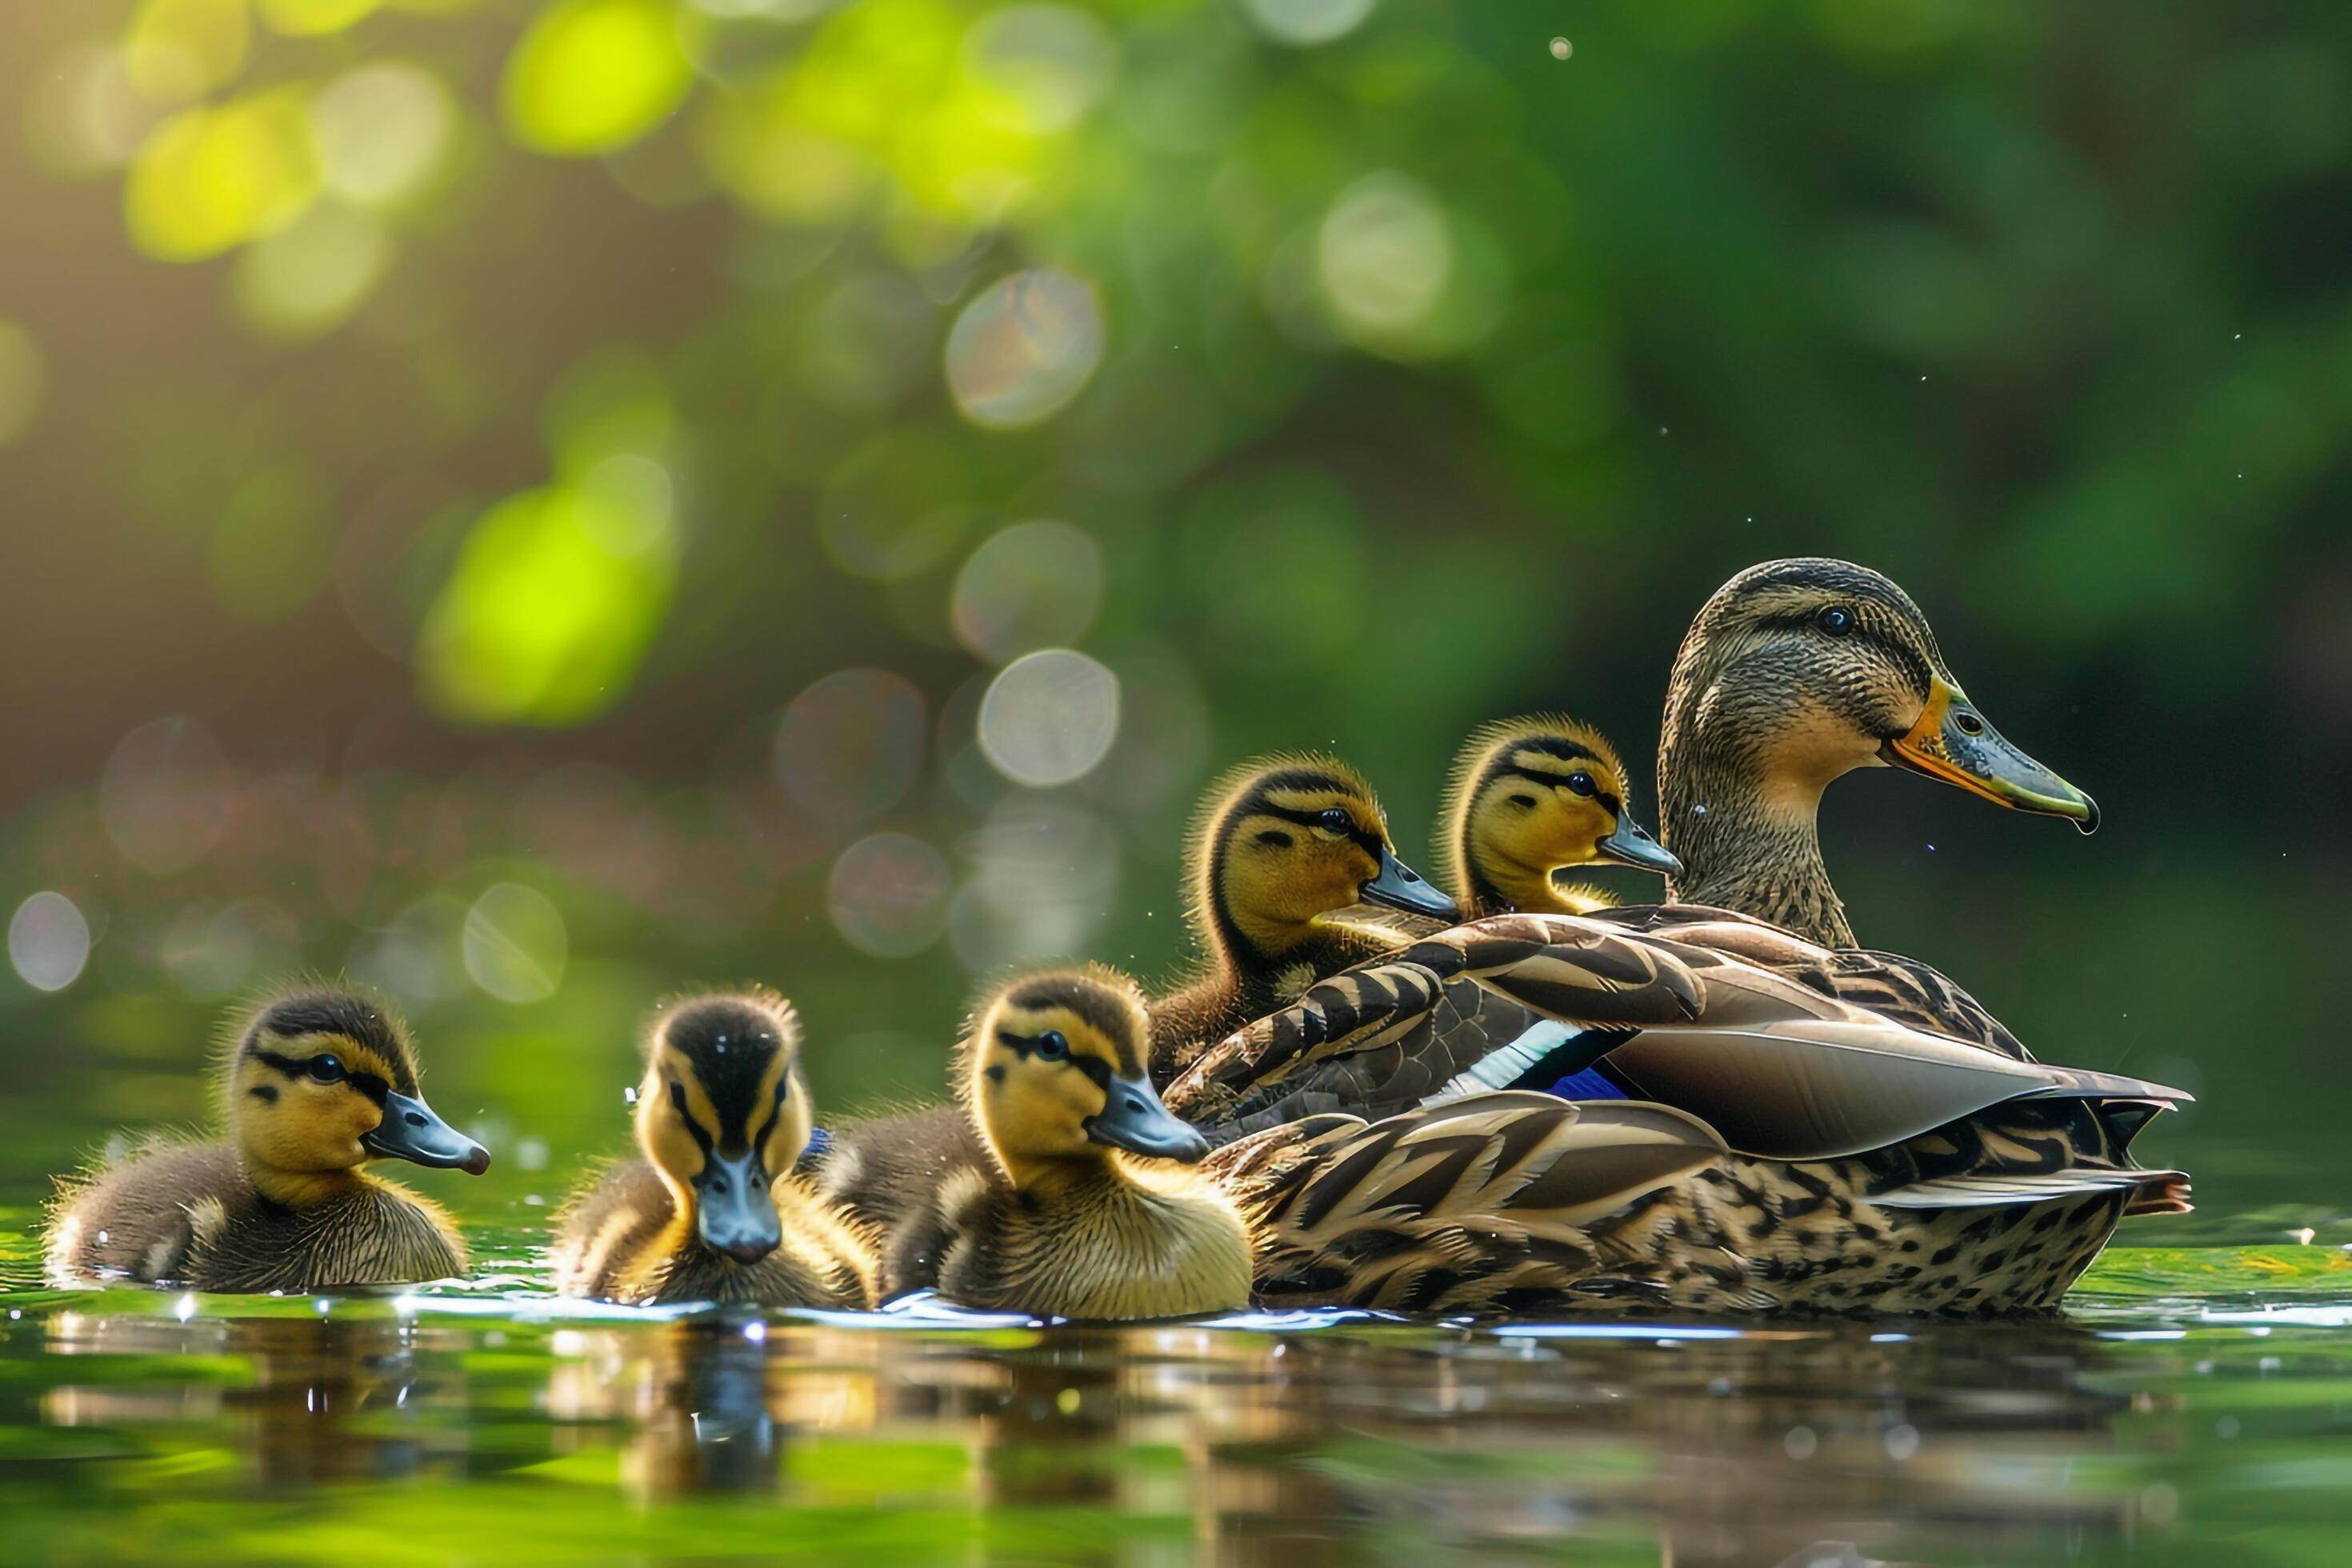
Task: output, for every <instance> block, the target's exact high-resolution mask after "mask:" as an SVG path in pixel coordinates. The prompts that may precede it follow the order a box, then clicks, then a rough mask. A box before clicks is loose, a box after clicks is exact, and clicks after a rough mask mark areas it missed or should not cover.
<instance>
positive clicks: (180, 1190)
mask: <svg viewBox="0 0 2352 1568" xmlns="http://www.w3.org/2000/svg"><path fill="white" fill-rule="evenodd" d="M225 1045H226V1049H225V1051H224V1054H223V1061H222V1086H223V1093H224V1100H225V1107H224V1109H225V1110H226V1121H227V1128H228V1136H227V1137H226V1139H222V1140H218V1141H215V1142H200V1143H163V1144H160V1145H157V1146H155V1147H152V1148H151V1149H149V1150H147V1151H146V1152H142V1153H140V1154H137V1155H134V1156H133V1157H131V1159H128V1160H125V1161H123V1162H122V1163H120V1164H116V1165H113V1166H110V1167H108V1168H105V1169H103V1170H98V1171H94V1172H92V1173H89V1174H88V1175H87V1176H85V1177H84V1178H82V1179H80V1180H79V1181H73V1182H68V1183H61V1184H60V1188H59V1193H58V1199H57V1202H56V1204H55V1205H54V1207H53V1209H52V1211H51V1218H50V1225H49V1237H48V1246H47V1254H46V1257H45V1260H44V1268H45V1272H46V1273H47V1277H48V1279H49V1280H50V1281H51V1282H52V1283H53V1284H57V1285H60V1286H66V1287H74V1286H82V1285H88V1284H90V1283H92V1282H94V1281H100V1280H115V1279H132V1280H137V1281H139V1282H140V1283H142V1284H151V1285H162V1284H172V1285H176V1286H184V1287H189V1288H193V1289H199V1290H235V1291H264V1290H306V1291H307V1290H327V1289H341V1288H343V1287H346V1286H359V1285H402V1284H412V1283H415V1282H416V1281H419V1280H425V1279H446V1278H448V1277H450V1276H452V1275H458V1274H463V1273H464V1272H465V1271H466V1244H465V1242H464V1240H463V1239H462V1238H461V1237H459V1236H458V1234H457V1226H456V1224H455V1223H453V1222H452V1221H451V1219H450V1218H449V1216H448V1215H446V1214H445V1213H443V1212H442V1211H441V1209H440V1208H439V1207H438V1206H436V1205H433V1204H431V1203H428V1202H426V1201H425V1199H423V1198H420V1197H418V1196H417V1195H416V1194H414V1193H412V1192H410V1191H408V1189H406V1188H405V1187H402V1186H398V1185H395V1184H393V1183H391V1182H386V1181H382V1180H379V1179H377V1178H375V1177H373V1176H370V1175H368V1174H366V1173H363V1172H362V1169H361V1167H362V1166H363V1165H365V1164H366V1163H368V1162H369V1161H371V1160H375V1159H386V1158H388V1159H399V1160H407V1161H411V1162H413V1163H416V1164H419V1165H427V1166H433V1167H436V1168H454V1169H457V1170H462V1171H465V1172H467V1173H468V1174H471V1175H477V1176H478V1175H480V1174H481V1173H483V1172H484V1171H487V1170H488V1169H489V1166H490V1154H489V1151H488V1150H487V1149H485V1148H483V1147H482V1146H481V1145H480V1144H478V1143H477V1142H474V1141H473V1140H472V1139H470V1138H467V1137H466V1136H465V1135H463V1134H462V1133H460V1132H458V1131H457V1130H456V1129H455V1128H453V1127H451V1126H450V1125H449V1124H448V1123H447V1122H446V1121H442V1120H441V1118H440V1117H438V1116H436V1115H435V1114H434V1113H433V1108H432V1107H431V1106H429V1105H427V1104H425V1100H423V1098H422V1097H421V1096H420V1095H419V1093H418V1092H417V1086H416V1053H415V1047H412V1046H411V1045H410V1044H409V1039H408V1031H407V1029H406V1027H405V1026H404V1025H403V1024H402V1023H401V1021H400V1018H399V1017H398V1016H397V1015H396V1014H394V1011H393V1010H392V1007H391V1006H390V1005H389V1004H387V1003H385V1002H383V1001H382V1000H380V999H378V998H376V997H373V996H371V995H364V994H358V993H355V992H352V991H348V990H342V989H338V988H331V987H325V986H310V985H304V986H299V987H297V988H295V989H291V990H288V991H285V992H282V993H280V994H277V995H274V996H272V997H271V998H269V999H268V1001H265V1002H263V1003H262V1004H260V1005H258V1006H257V1007H255V1008H254V1009H252V1010H251V1011H250V1012H249V1013H247V1015H245V1016H243V1017H242V1018H241V1019H240V1020H239V1021H238V1022H237V1023H236V1025H235V1026H234V1030H233V1032H232V1033H230V1034H229V1035H228V1036H227V1037H226V1040H225Z"/></svg>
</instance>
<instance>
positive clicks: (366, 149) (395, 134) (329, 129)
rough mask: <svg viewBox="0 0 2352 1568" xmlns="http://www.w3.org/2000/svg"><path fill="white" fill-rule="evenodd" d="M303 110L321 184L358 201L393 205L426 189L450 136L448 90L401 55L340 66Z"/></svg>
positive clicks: (453, 133)
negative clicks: (307, 112) (351, 67)
mask: <svg viewBox="0 0 2352 1568" xmlns="http://www.w3.org/2000/svg"><path fill="white" fill-rule="evenodd" d="M310 132H311V135H312V137H313V138H314V139H315V140H316V142H317V143H318V149H319V173H320V179H321V181H322V182H323V183H324V184H325V185H326V187H327V189H328V190H330V191H331V192H333V193H334V194H335V195H338V196H341V198H342V199H343V200H345V201H347V202H352V203H355V204H357V205H362V206H390V205H396V204H398V203H400V202H402V201H404V200H406V199H408V198H409V197H411V196H414V195H417V194H418V193H420V192H421V191H423V190H425V188H426V187H427V186H428V185H429V184H431V183H432V181H433V178H434V176H435V174H437V173H438V172H439V170H440V168H441V165H442V162H443V160H445V159H446V157H447V156H448V154H449V151H450V149H451V147H452V146H453V145H454V144H455V142H456V141H457V106H456V104H455V103H454V102H452V101H451V100H450V97H449V90H448V89H446V88H445V87H443V86H442V85H441V79H440V78H438V77H436V76H435V75H434V74H433V73H432V72H431V71H428V70H426V69H425V68H423V67H422V66H416V65H411V64H409V63H408V62H406V61H404V60H383V61H380V62H378V63H376V64H373V65H365V66H362V67H360V68H358V69H357V70H352V71H346V72H345V73H344V74H342V75H341V76H339V77H337V78H336V79H334V80H332V81H331V82H329V83H328V84H327V85H326V86H324V87H322V88H320V89H319V91H318V93H317V94H316V95H315V96H314V97H312V99H311V100H310Z"/></svg>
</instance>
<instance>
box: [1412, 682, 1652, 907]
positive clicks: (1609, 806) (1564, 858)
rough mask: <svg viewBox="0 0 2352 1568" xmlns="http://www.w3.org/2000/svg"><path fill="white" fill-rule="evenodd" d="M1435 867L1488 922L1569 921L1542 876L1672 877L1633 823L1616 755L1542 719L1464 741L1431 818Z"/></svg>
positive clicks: (1557, 720)
mask: <svg viewBox="0 0 2352 1568" xmlns="http://www.w3.org/2000/svg"><path fill="white" fill-rule="evenodd" d="M1438 858H1439V862H1440V864H1441V865H1442V866H1444V869H1445V873H1446V876H1447V877H1448V879H1450V880H1451V881H1452V883H1453V885H1454V888H1455V889H1459V890H1460V892H1461V894H1462V897H1463V899H1464V900H1465V902H1466V903H1469V904H1472V905H1475V907H1477V908H1478V909H1480V910H1486V911H1490V912H1491V911H1495V910H1502V909H1511V910H1523V911H1527V912H1530V913H1544V912H1551V913H1570V912H1573V910H1574V909H1575V907H1576V906H1574V905H1572V904H1570V903H1568V902H1567V901H1565V900H1562V899H1561V898H1560V897H1559V891H1558V886H1557V884H1555V883H1554V882H1553V880H1552V873H1553V872H1554V871H1557V870H1562V869H1565V868H1569V867H1572V866H1583V865H1589V864H1591V863H1592V862H1593V861H1596V860H1609V861H1614V862H1616V863H1617V864H1619V865H1621V866H1633V867H1637V868H1640V869H1642V870H1644V871H1655V872H1657V873H1659V874H1660V875H1661V876H1669V877H1670V876H1673V875H1674V874H1675V872H1677V871H1679V870H1681V869H1682V863H1681V862H1680V861H1678V860H1676V859H1675V858H1674V857H1673V856H1672V855H1670V854H1668V853H1666V851H1665V849H1664V847H1661V846H1660V845H1659V843H1658V841H1657V840H1656V839H1654V838H1653V837H1650V835H1649V833H1648V831H1647V830H1646V829H1644V828H1643V826H1642V825H1641V823H1640V822H1638V821H1637V820H1635V818H1634V816H1633V805H1632V803H1631V800H1630V798H1629V791H1628V788H1627V779H1626V774H1625V764H1624V763H1621V762H1619V761H1618V760H1617V752H1616V749H1615V748H1614V747H1612V746H1611V745H1610V744H1609V742H1608V741H1607V740H1605V739H1604V738H1602V736H1601V732H1600V731H1597V730H1594V729H1592V728H1591V727H1589V726H1587V725H1583V724H1580V723H1578V722H1576V721H1574V720H1573V719H1564V718H1561V717H1559V715H1558V714H1552V713H1538V714H1534V715H1530V716H1529V717H1527V718H1524V719H1505V720H1501V721H1497V722H1496V723H1493V724H1489V725H1486V727H1485V728H1483V729H1481V730H1479V731H1476V732H1475V734H1473V735H1472V736H1471V737H1470V739H1469V742H1468V743H1466V744H1465V746H1464V747H1463V748H1462V754H1461V756H1460V757H1459V758H1458V759H1457V760H1456V762H1455V763H1454V778H1453V782H1452V783H1451V784H1448V785H1447V786H1446V791H1445V800H1444V805H1443V806H1442V808H1441V809H1440V812H1439V826H1438Z"/></svg>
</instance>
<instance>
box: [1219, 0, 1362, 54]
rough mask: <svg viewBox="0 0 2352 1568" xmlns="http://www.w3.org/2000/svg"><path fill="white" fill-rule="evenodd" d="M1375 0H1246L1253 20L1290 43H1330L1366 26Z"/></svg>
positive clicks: (1266, 31)
mask: <svg viewBox="0 0 2352 1568" xmlns="http://www.w3.org/2000/svg"><path fill="white" fill-rule="evenodd" d="M1372 5H1373V0H1243V7H1244V9H1245V10H1247V11H1248V12H1249V14H1250V20H1251V21H1253V22H1255V23H1256V24H1257V25H1258V27H1259V29H1260V30H1261V31H1262V32H1264V33H1265V35H1266V37H1270V38H1276V39H1279V40H1280V41H1281V42H1283V43H1286V44H1302V45H1303V44H1328V43H1329V42H1330V41H1331V40H1332V39H1334V38H1344V37H1347V36H1348V35H1349V33H1352V32H1354V31H1355V30H1356V29H1357V28H1358V27H1360V26H1363V25H1364V18H1365V17H1367V16H1370V15H1371V14H1372Z"/></svg>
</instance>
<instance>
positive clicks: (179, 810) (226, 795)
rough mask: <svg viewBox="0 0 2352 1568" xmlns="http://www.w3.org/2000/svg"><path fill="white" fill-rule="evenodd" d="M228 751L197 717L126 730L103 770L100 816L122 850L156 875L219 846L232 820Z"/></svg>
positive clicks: (181, 868) (187, 863)
mask: <svg viewBox="0 0 2352 1568" xmlns="http://www.w3.org/2000/svg"><path fill="white" fill-rule="evenodd" d="M229 804H230V780H229V771H228V759H227V758H226V756H224V755H222V753H221V749H220V746H219V744H218V743H217V742H215V741H214V740H213V738H212V733H211V731H207V730H206V729H205V727H204V726H203V725H202V724H200V723H198V722H197V721H195V720H194V719H189V718H175V719H158V720H155V721H153V722H152V723H147V724H142V725H141V726H139V728H137V729H136V730H133V731H131V733H130V734H128V735H125V736H124V737H123V738H122V741H121V744H120V745H117V746H116V747H115V748H114V754H113V755H112V756H110V757H109V758H107V760H106V771H105V772H104V773H101V774H100V775H99V781H98V813H99V820H100V822H101V823H103V824H104V825H105V827H106V837H107V838H108V840H109V841H110V842H111V843H112V844H113V846H114V847H115V849H116V851H117V852H118V853H120V854H121V857H122V858H124V859H125V860H128V861H130V862H131V864H132V865H133V866H136V867H138V868H140V869H141V870H142V871H146V872H149V873H151V874H152V875H155V876H159V877H162V876H169V875H171V874H172V873H173V872H175V871H184V870H186V869H187V868H189V867H191V866H193V865H194V864H195V863H196V862H197V861H199V860H201V859H203V858H205V856H206V855H208V854H210V853H211V852H212V847H213V846H214V845H215V843H217V842H219V839H220V836H221V830H222V829H223V828H224V827H225V826H227V824H228V813H229Z"/></svg>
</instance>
